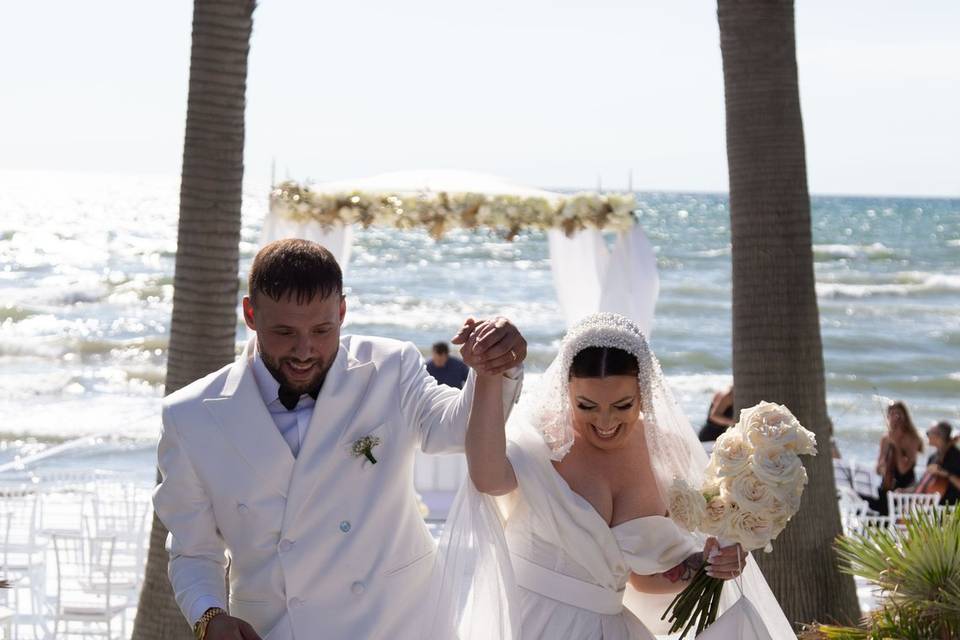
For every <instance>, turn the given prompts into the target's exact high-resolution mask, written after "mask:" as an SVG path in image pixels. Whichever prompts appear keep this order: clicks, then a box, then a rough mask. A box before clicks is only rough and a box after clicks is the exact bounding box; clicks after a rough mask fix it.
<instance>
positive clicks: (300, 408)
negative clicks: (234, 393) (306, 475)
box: [250, 348, 316, 458]
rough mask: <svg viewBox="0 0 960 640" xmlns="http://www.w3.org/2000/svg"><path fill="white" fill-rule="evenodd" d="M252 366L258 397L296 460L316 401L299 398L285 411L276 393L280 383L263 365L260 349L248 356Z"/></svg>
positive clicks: (304, 395)
mask: <svg viewBox="0 0 960 640" xmlns="http://www.w3.org/2000/svg"><path fill="white" fill-rule="evenodd" d="M250 361H251V364H252V365H253V377H254V378H255V379H256V381H257V387H259V389H260V395H261V396H262V397H263V404H265V405H266V406H267V411H269V412H270V417H271V418H273V422H274V424H276V425H277V429H278V430H279V431H280V435H282V436H283V439H284V440H286V441H287V445H288V446H289V447H290V452H291V453H292V454H293V457H294V458H296V457H297V455H298V454H299V453H300V445H301V444H302V443H303V439H304V438H305V437H306V435H307V427H308V426H309V425H310V417H311V416H312V415H313V407H314V405H316V401H315V400H314V399H313V398H312V397H310V394H307V393H305V394H303V395H302V396H300V402H298V403H297V406H296V407H294V408H293V409H287V408H286V407H285V406H283V403H282V402H280V397H279V395H278V392H279V391H280V383H279V382H277V379H276V378H274V377H273V374H272V373H270V370H269V369H267V365H266V364H264V362H263V358H262V357H261V356H260V349H259V348H255V349H254V350H253V355H251V356H250Z"/></svg>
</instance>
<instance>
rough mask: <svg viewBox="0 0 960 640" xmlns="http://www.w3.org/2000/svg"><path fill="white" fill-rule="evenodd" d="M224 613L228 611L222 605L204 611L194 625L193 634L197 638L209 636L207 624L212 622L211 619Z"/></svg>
mask: <svg viewBox="0 0 960 640" xmlns="http://www.w3.org/2000/svg"><path fill="white" fill-rule="evenodd" d="M222 613H226V611H224V610H223V609H221V608H220V607H210V608H209V609H207V610H206V611H204V612H203V615H202V616H200V619H199V620H197V622H196V624H194V625H193V636H194V638H196V640H204V638H206V637H207V625H208V624H210V621H211V620H213V619H214V618H216V617H217V616H219V615H220V614H222Z"/></svg>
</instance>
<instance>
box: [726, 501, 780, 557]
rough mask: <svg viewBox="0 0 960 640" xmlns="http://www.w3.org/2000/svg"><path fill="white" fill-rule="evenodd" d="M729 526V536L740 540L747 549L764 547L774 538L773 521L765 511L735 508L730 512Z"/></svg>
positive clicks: (737, 540)
mask: <svg viewBox="0 0 960 640" xmlns="http://www.w3.org/2000/svg"><path fill="white" fill-rule="evenodd" d="M727 527H728V529H727V532H728V533H727V535H728V536H729V538H730V539H731V540H735V541H736V542H739V543H740V545H741V546H742V547H743V548H744V550H745V551H753V550H754V549H762V548H763V547H765V546H767V543H769V542H770V540H771V539H772V538H773V531H774V525H773V522H772V521H771V519H770V517H769V516H768V515H766V514H763V513H757V512H754V511H749V510H746V509H735V510H733V511H732V512H731V514H730V519H729V521H728V523H727Z"/></svg>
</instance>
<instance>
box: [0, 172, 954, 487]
mask: <svg viewBox="0 0 960 640" xmlns="http://www.w3.org/2000/svg"><path fill="white" fill-rule="evenodd" d="M268 190H269V187H268V185H267V184H250V185H248V186H247V188H246V189H245V196H244V202H243V232H242V243H241V277H245V275H246V271H247V269H248V268H249V264H250V261H251V259H252V257H253V255H254V253H255V252H256V250H257V244H256V243H257V238H258V235H259V230H260V227H261V225H262V222H263V218H264V214H265V212H266V208H267V195H268ZM178 191H179V179H178V178H177V177H157V176H130V175H103V174H92V173H90V174H87V173H54V172H45V173H36V172H32V173H31V172H9V171H8V172H0V416H2V418H0V464H3V463H6V462H9V461H11V460H14V459H15V458H16V457H17V456H27V455H35V454H41V453H43V452H44V451H51V450H52V448H53V447H57V446H61V445H62V444H63V443H65V442H70V441H72V440H74V439H76V438H80V437H85V436H89V437H91V438H92V440H90V441H88V442H87V443H86V445H85V446H83V447H79V448H77V449H74V450H73V451H72V452H65V453H63V454H60V455H58V456H54V457H52V458H50V459H49V460H48V461H47V462H45V463H41V464H46V465H49V467H50V468H76V469H90V468H103V469H107V470H112V471H117V472H121V473H125V474H133V475H135V476H137V477H139V478H142V479H143V480H144V481H148V480H149V479H152V477H153V473H154V471H153V464H154V446H155V442H156V438H157V434H158V429H159V403H160V398H161V396H162V386H163V377H164V364H165V359H166V353H167V351H166V349H167V335H168V330H169V321H170V311H171V305H172V300H173V266H174V258H175V252H176V224H177V208H178ZM637 200H638V203H639V209H640V214H639V215H640V222H641V224H642V225H643V226H644V229H645V230H646V232H647V234H648V236H649V237H650V239H651V241H652V242H653V244H654V245H655V246H656V248H657V253H658V261H659V266H660V277H661V293H660V299H659V302H658V306H657V314H656V317H657V319H656V324H655V326H654V329H653V336H652V345H653V348H654V350H655V351H656V353H657V355H658V356H659V358H660V360H661V362H662V364H663V368H664V371H665V372H666V374H667V376H668V379H669V381H670V383H671V385H672V386H673V388H674V391H675V393H676V395H677V396H678V399H679V400H680V402H681V404H682V406H683V407H684V409H685V411H686V412H687V414H688V416H689V417H690V420H691V422H692V423H693V424H694V425H695V426H699V424H701V423H702V421H703V419H704V417H705V414H706V411H707V406H708V404H709V401H710V398H711V397H712V394H713V392H714V391H716V390H717V389H719V388H721V387H723V386H724V385H727V384H729V383H730V382H731V373H730V367H731V362H730V358H731V338H730V335H731V320H730V227H729V211H728V200H727V197H726V195H724V194H707V193H660V192H654V193H638V194H637ZM813 233H814V243H815V247H814V250H815V257H816V276H817V293H818V298H819V303H820V312H821V326H822V331H823V341H824V357H825V363H826V371H827V388H828V404H829V410H830V414H831V417H832V418H833V421H834V423H835V429H836V436H837V440H838V443H839V447H840V450H841V452H842V453H843V455H844V457H849V458H858V459H860V460H863V461H872V460H874V459H875V456H876V448H877V443H878V441H879V438H880V435H881V433H882V430H883V426H882V425H883V422H882V415H881V411H882V402H883V401H882V399H881V398H896V399H903V400H904V401H905V402H906V403H907V405H908V407H909V408H910V410H911V411H912V414H913V417H914V420H915V422H916V423H917V425H918V427H919V428H921V429H923V428H925V427H926V426H927V424H928V423H929V422H931V421H933V420H939V419H951V420H953V421H954V424H955V425H957V426H960V422H957V420H958V418H960V199H934V198H919V197H918V198H902V197H874V196H870V197H847V196H817V197H814V198H813ZM345 283H346V286H347V295H348V313H347V326H346V327H345V329H344V331H345V332H349V333H363V334H373V335H381V336H387V337H392V338H399V339H403V340H411V341H413V342H414V343H416V344H417V345H418V346H420V347H421V348H422V349H423V350H425V351H426V350H427V349H429V346H430V345H431V344H432V343H433V342H435V341H436V340H439V339H445V338H449V337H450V336H451V335H453V333H454V332H455V331H456V329H457V328H458V327H459V326H460V323H461V322H462V320H463V319H464V318H465V317H466V316H468V315H473V316H478V317H483V316H488V315H491V314H502V315H506V316H507V317H509V318H511V319H512V320H513V321H514V322H515V323H516V324H517V326H519V327H520V328H521V330H522V331H523V332H524V334H525V336H526V338H527V340H528V341H529V343H530V355H529V359H528V364H527V371H529V372H530V373H531V375H533V376H535V374H536V373H537V372H538V371H542V370H543V369H544V368H545V367H546V365H547V364H548V363H549V361H550V360H551V359H552V357H553V355H554V354H555V352H556V347H557V344H558V341H559V339H560V338H561V336H562V335H563V332H564V324H563V321H562V318H561V314H560V312H559V309H558V306H557V302H556V297H555V294H554V289H553V283H552V276H551V273H550V265H549V258H548V250H547V244H546V241H545V238H544V236H543V235H542V234H540V233H523V234H521V235H520V236H518V237H517V238H516V239H515V240H514V241H512V242H510V241H507V240H505V239H503V238H502V237H500V236H498V235H497V234H496V233H493V232H482V231H477V232H466V231H456V232H453V233H450V234H449V235H448V236H446V237H445V238H444V239H443V240H442V241H439V242H435V241H433V240H431V239H430V238H429V237H428V236H427V235H426V234H425V233H422V232H401V231H396V230H387V229H371V230H367V231H358V232H357V233H356V235H355V240H354V248H353V256H352V259H351V262H350V264H349V265H348V267H347V269H346V277H345ZM238 318H239V315H238ZM244 337H245V330H243V327H242V325H241V324H240V322H239V320H238V345H239V344H240V342H241V341H242V340H243V339H244Z"/></svg>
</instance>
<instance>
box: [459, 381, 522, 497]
mask: <svg viewBox="0 0 960 640" xmlns="http://www.w3.org/2000/svg"><path fill="white" fill-rule="evenodd" d="M502 395H503V376H502V375H500V374H495V375H492V376H491V375H478V376H477V382H476V386H475V387H474V392H473V407H472V409H471V411H470V422H469V423H468V426H467V438H466V443H465V445H466V454H467V467H468V468H469V470H470V480H472V481H473V485H474V486H475V487H476V488H477V491H480V492H481V493H487V494H490V495H493V496H500V495H503V494H505V493H510V492H511V491H513V490H514V489H516V488H517V476H516V474H514V472H513V465H511V464H510V461H509V460H508V459H507V437H506V434H505V432H504V423H505V420H504V416H503V401H502V399H501V396H502Z"/></svg>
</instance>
